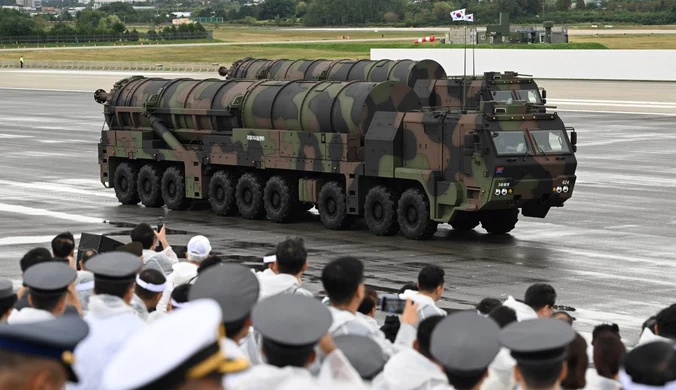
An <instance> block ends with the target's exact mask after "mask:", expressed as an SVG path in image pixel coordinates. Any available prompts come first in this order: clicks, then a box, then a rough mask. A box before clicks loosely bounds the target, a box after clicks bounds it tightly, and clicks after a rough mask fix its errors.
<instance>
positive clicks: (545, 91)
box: [542, 88, 547, 99]
mask: <svg viewBox="0 0 676 390" xmlns="http://www.w3.org/2000/svg"><path fill="white" fill-rule="evenodd" d="M542 98H543V99H547V90H546V89H544V88H542Z"/></svg>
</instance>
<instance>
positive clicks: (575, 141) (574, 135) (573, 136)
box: [570, 131, 577, 145]
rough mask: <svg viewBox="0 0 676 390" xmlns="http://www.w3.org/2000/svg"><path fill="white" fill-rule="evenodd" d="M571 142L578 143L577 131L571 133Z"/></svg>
mask: <svg viewBox="0 0 676 390" xmlns="http://www.w3.org/2000/svg"><path fill="white" fill-rule="evenodd" d="M570 144H571V145H577V132H575V131H573V132H571V133H570Z"/></svg>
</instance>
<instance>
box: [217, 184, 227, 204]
mask: <svg viewBox="0 0 676 390" xmlns="http://www.w3.org/2000/svg"><path fill="white" fill-rule="evenodd" d="M216 199H217V200H218V201H219V202H222V201H223V200H224V199H225V191H223V187H221V186H218V188H216Z"/></svg>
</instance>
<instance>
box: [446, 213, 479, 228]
mask: <svg viewBox="0 0 676 390" xmlns="http://www.w3.org/2000/svg"><path fill="white" fill-rule="evenodd" d="M479 219H480V217H479V213H478V212H467V211H460V212H458V214H457V215H456V216H455V220H453V222H451V226H452V227H453V229H455V230H462V231H467V230H472V229H474V228H475V227H477V226H479Z"/></svg>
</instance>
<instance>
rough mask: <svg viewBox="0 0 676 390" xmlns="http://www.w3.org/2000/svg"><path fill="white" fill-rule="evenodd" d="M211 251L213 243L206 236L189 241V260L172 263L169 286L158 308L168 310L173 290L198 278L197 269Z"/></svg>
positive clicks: (163, 310)
mask: <svg viewBox="0 0 676 390" xmlns="http://www.w3.org/2000/svg"><path fill="white" fill-rule="evenodd" d="M210 253H211V243H210V242H209V239H208V238H206V237H204V236H195V237H193V238H191V239H190V241H189V242H188V247H187V249H186V252H185V257H186V259H187V260H188V261H182V262H179V263H176V264H174V265H172V266H171V267H172V270H173V271H172V272H171V274H169V276H167V288H166V289H165V290H164V292H163V293H162V298H161V299H160V302H159V303H158V304H157V310H159V311H161V312H166V311H167V304H168V303H169V300H170V299H171V292H172V291H174V288H175V287H176V286H180V285H182V284H185V283H193V282H194V281H195V280H196V278H197V269H198V268H199V266H200V264H202V262H203V261H204V260H206V259H207V257H209V254H210Z"/></svg>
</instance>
